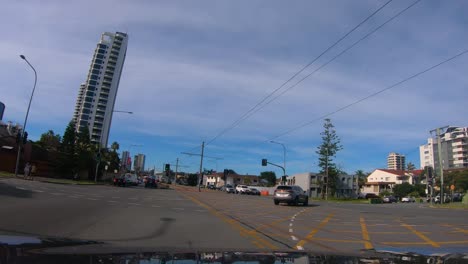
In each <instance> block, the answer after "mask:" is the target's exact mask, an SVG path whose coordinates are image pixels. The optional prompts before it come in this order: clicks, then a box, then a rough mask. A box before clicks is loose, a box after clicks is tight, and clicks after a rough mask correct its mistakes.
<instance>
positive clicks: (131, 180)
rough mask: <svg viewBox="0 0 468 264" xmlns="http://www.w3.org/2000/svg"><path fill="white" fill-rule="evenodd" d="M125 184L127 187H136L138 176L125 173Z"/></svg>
mask: <svg viewBox="0 0 468 264" xmlns="http://www.w3.org/2000/svg"><path fill="white" fill-rule="evenodd" d="M125 182H126V183H127V184H128V185H138V176H137V175H136V174H131V173H125Z"/></svg>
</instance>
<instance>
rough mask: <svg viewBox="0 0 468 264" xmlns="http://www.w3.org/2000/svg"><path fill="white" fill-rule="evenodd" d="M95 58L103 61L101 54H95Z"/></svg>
mask: <svg viewBox="0 0 468 264" xmlns="http://www.w3.org/2000/svg"><path fill="white" fill-rule="evenodd" d="M96 58H98V59H104V55H102V54H97V55H96Z"/></svg>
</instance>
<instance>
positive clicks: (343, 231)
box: [329, 230, 431, 235]
mask: <svg viewBox="0 0 468 264" xmlns="http://www.w3.org/2000/svg"><path fill="white" fill-rule="evenodd" d="M329 232H330V233H354V234H361V233H362V231H353V230H329ZM368 233H369V234H374V235H405V234H411V233H410V232H397V231H375V232H371V231H368ZM430 233H431V232H421V234H430Z"/></svg>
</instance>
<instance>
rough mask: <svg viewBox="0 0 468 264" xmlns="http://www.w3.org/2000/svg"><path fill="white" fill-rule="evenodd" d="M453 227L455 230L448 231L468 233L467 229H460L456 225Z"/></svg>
mask: <svg viewBox="0 0 468 264" xmlns="http://www.w3.org/2000/svg"><path fill="white" fill-rule="evenodd" d="M453 229H455V230H456V231H450V232H449V233H464V234H468V230H466V229H462V228H458V227H454V228H453Z"/></svg>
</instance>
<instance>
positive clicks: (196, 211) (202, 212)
mask: <svg viewBox="0 0 468 264" xmlns="http://www.w3.org/2000/svg"><path fill="white" fill-rule="evenodd" d="M195 211H196V212H202V213H204V212H206V210H195Z"/></svg>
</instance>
